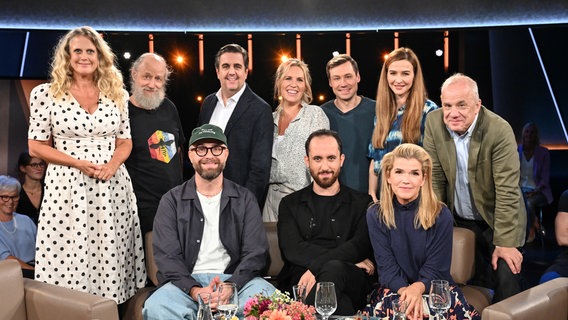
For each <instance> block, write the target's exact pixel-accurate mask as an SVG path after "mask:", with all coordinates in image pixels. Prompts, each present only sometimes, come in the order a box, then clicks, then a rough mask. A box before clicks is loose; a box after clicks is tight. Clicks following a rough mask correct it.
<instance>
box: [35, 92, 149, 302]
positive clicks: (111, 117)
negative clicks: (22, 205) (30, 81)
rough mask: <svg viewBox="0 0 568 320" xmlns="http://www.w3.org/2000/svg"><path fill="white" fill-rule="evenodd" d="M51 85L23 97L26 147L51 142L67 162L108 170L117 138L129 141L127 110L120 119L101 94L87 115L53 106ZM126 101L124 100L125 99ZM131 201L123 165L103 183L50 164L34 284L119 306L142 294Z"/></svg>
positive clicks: (73, 106)
mask: <svg viewBox="0 0 568 320" xmlns="http://www.w3.org/2000/svg"><path fill="white" fill-rule="evenodd" d="M49 88H50V84H42V85H39V86H37V87H36V88H34V89H33V90H32V93H31V95H30V128H29V133H28V138H29V139H34V140H48V139H50V138H53V147H54V148H56V149H57V150H59V151H61V152H64V153H66V154H68V155H70V156H72V157H74V158H77V159H82V160H89V161H91V162H93V163H96V164H103V163H107V162H108V161H109V160H110V158H111V157H112V154H113V152H114V148H115V139H116V138H124V139H129V138H130V128H129V120H128V108H127V107H126V108H125V112H124V113H123V114H122V115H121V113H120V111H119V109H118V107H117V106H116V105H115V103H114V102H113V101H112V100H110V99H108V98H107V97H106V96H104V95H102V94H101V97H100V99H99V104H98V109H97V110H96V111H95V112H94V113H93V114H89V113H88V112H87V111H85V110H84V109H83V108H81V107H80V106H79V103H78V102H77V101H76V100H75V99H74V98H73V96H71V95H70V94H66V95H64V96H63V97H62V98H61V99H59V100H55V99H54V98H53V97H52V96H51V94H50V93H49ZM126 98H127V94H126V92H125V99H126ZM136 210H137V209H136V198H135V196H134V192H133V189H132V183H131V181H130V177H129V175H128V172H127V171H126V168H125V166H124V165H121V166H120V167H119V168H118V170H117V171H116V174H115V175H114V177H113V178H112V179H110V180H109V181H100V180H97V179H92V178H90V177H88V176H87V175H85V174H83V173H82V172H81V171H80V170H79V169H76V168H72V167H67V166H61V165H55V164H49V166H48V168H47V172H46V177H45V191H44V198H43V202H42V205H41V210H40V218H39V225H38V232H37V241H36V245H37V252H36V266H35V274H36V280H40V281H43V282H47V283H51V284H55V285H60V286H64V287H67V288H71V289H75V290H79V291H85V292H90V293H93V294H96V295H101V296H104V297H107V298H110V299H113V300H115V301H116V302H117V303H122V302H124V301H126V300H127V299H128V298H130V297H131V296H133V295H134V294H135V293H136V290H137V288H141V287H143V286H144V284H145V281H146V271H145V267H144V256H143V250H142V238H141V233H140V226H139V221H138V215H137V212H136Z"/></svg>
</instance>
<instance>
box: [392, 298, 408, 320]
mask: <svg viewBox="0 0 568 320" xmlns="http://www.w3.org/2000/svg"><path fill="white" fill-rule="evenodd" d="M407 306H408V304H407V303H406V301H402V300H399V299H394V300H392V301H391V309H392V312H393V313H392V319H393V320H406V307H407Z"/></svg>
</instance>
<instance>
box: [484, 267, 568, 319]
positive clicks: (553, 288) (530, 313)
mask: <svg viewBox="0 0 568 320" xmlns="http://www.w3.org/2000/svg"><path fill="white" fill-rule="evenodd" d="M481 319H482V320H513V319H514V320H533V319H546V320H566V319H568V278H566V277H564V278H556V279H553V280H550V281H547V282H545V283H542V284H539V285H538V286H535V287H532V288H530V289H527V290H525V291H523V292H520V293H517V294H516V295H514V296H512V297H509V298H507V299H505V300H502V301H499V302H497V303H495V304H492V305H490V306H488V307H487V308H485V309H484V310H483V313H482V315H481Z"/></svg>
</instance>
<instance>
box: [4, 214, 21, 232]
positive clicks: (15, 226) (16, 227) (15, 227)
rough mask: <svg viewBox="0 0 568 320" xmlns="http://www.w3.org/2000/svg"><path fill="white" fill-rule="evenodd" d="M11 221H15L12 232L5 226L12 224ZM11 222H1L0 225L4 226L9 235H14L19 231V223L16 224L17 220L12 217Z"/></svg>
mask: <svg viewBox="0 0 568 320" xmlns="http://www.w3.org/2000/svg"><path fill="white" fill-rule="evenodd" d="M10 221H14V230H12V231H10V230H8V228H6V226H5V224H8V223H10ZM10 221H2V222H0V225H1V226H2V229H4V230H6V232H8V233H9V234H14V232H16V230H17V229H18V223H17V222H16V219H15V218H14V217H12V220H10Z"/></svg>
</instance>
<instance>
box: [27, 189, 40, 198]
mask: <svg viewBox="0 0 568 320" xmlns="http://www.w3.org/2000/svg"><path fill="white" fill-rule="evenodd" d="M39 190H41V189H38V190H35V191H32V190H30V189H27V188H24V191H25V192H26V193H29V194H30V196H32V197H33V196H34V195H35V194H36V193H38V192H39Z"/></svg>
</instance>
